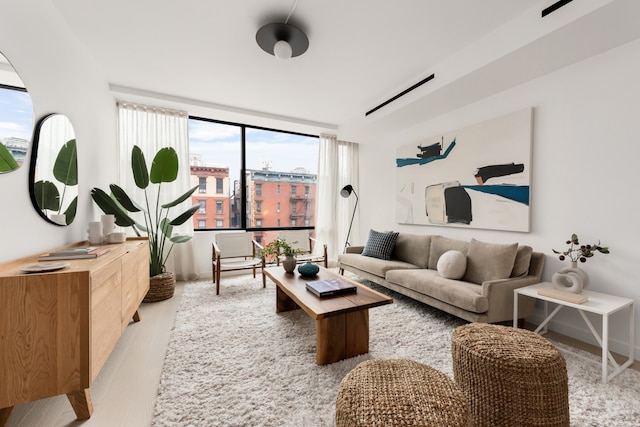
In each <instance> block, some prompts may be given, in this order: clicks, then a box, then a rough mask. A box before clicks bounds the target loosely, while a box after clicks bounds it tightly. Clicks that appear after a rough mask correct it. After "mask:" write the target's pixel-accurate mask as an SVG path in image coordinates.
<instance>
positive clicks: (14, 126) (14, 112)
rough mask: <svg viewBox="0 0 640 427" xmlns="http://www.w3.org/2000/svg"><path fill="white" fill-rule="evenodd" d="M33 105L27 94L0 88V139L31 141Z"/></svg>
mask: <svg viewBox="0 0 640 427" xmlns="http://www.w3.org/2000/svg"><path fill="white" fill-rule="evenodd" d="M32 130H33V105H32V103H31V97H30V96H29V94H28V93H27V92H21V91H17V90H11V89H5V88H1V87H0V139H5V138H9V137H14V138H22V139H26V140H27V141H30V140H31V136H32V135H31V132H32Z"/></svg>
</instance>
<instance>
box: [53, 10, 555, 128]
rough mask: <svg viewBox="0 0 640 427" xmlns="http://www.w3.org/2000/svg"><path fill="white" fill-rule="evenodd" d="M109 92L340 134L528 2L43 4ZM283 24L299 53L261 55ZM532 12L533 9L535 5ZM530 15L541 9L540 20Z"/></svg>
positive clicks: (520, 12) (520, 11)
mask: <svg viewBox="0 0 640 427" xmlns="http://www.w3.org/2000/svg"><path fill="white" fill-rule="evenodd" d="M51 1H52V3H53V5H54V6H55V7H56V8H57V9H58V10H59V12H60V15H61V17H62V19H63V20H64V21H65V22H66V23H67V24H68V26H69V28H70V30H71V31H72V32H73V33H74V34H75V36H76V37H77V39H78V40H79V41H80V43H81V44H82V45H83V46H84V47H86V49H87V51H88V52H89V54H90V55H91V56H92V57H93V58H94V59H95V60H96V61H97V63H98V64H99V66H100V67H101V68H102V69H103V70H104V75H105V77H106V79H107V80H108V82H109V83H110V84H111V85H112V88H116V91H120V92H129V93H134V92H138V93H146V94H152V95H153V96H156V97H158V98H159V99H171V98H172V97H177V98H179V99H181V100H188V101H190V102H193V103H199V104H203V105H209V106H213V107H217V108H219V109H220V110H225V109H226V110H229V111H236V112H238V111H239V112H247V113H249V114H254V115H256V116H260V115H262V116H267V117H273V118H276V119H283V120H285V121H290V122H292V123H307V124H311V125H315V126H316V127H317V128H319V129H329V130H331V129H339V128H341V127H342V126H344V125H345V124H348V123H349V122H350V121H353V120H361V119H362V117H364V114H365V112H367V111H368V110H371V109H372V108H374V107H375V106H377V105H378V104H380V103H382V102H384V101H385V100H387V99H388V98H390V97H392V96H394V95H395V94H397V93H399V92H401V91H402V90H404V89H406V88H408V87H409V86H411V85H413V84H414V83H416V82H418V81H420V80H422V79H423V78H425V77H427V76H428V75H429V74H431V72H432V71H431V70H432V69H433V68H434V67H435V66H436V65H437V64H439V63H441V62H443V61H446V60H447V59H448V58H450V57H452V56H453V55H455V54H456V53H458V52H461V51H462V50H463V49H465V48H467V47H468V46H469V45H471V44H472V43H474V42H476V41H477V40H479V39H481V38H483V37H486V36H487V35H490V34H491V32H493V31H495V29H496V28H498V27H501V26H502V25H504V24H505V23H507V22H510V21H512V20H513V19H515V18H516V17H518V16H520V15H522V14H523V13H524V12H526V11H527V10H529V9H531V8H532V7H533V6H536V7H539V6H540V4H541V3H542V4H551V3H553V2H554V1H553V0H549V1H546V2H545V1H542V2H541V1H533V0H482V1H478V0H394V1H389V0H321V1H320V0H297V3H296V0H236V1H230V0H228V1H222V0H179V1H178V0H136V1H131V0H111V1H108V2H106V1H105V2H88V1H86V0H51ZM294 4H295V10H294V11H293V14H292V16H291V19H290V23H294V24H296V25H298V26H299V27H300V28H301V29H303V30H304V31H305V32H306V34H307V36H308V38H309V43H310V45H309V49H308V50H307V52H306V53H304V54H303V55H301V56H299V57H296V58H292V59H290V60H280V59H277V58H276V57H274V56H271V55H269V54H266V53H265V52H264V51H262V50H261V49H260V47H259V46H258V45H257V43H256V41H255V34H256V31H257V30H258V29H259V28H260V27H261V26H262V25H264V24H266V23H269V22H282V21H284V20H285V19H286V17H287V15H288V14H289V12H290V11H291V10H292V7H293V6H294ZM537 13H538V14H539V12H537ZM538 16H539V15H538Z"/></svg>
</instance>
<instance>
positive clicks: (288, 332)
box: [153, 275, 640, 427]
mask: <svg viewBox="0 0 640 427" xmlns="http://www.w3.org/2000/svg"><path fill="white" fill-rule="evenodd" d="M364 283H367V284H369V285H371V287H373V288H374V289H376V290H378V291H381V292H383V293H387V294H389V295H391V296H393V298H394V304H390V305H386V306H382V307H376V308H373V309H371V310H369V321H370V336H369V353H368V354H366V355H362V356H358V357H354V358H351V359H347V360H343V361H340V362H338V363H334V364H331V365H325V366H317V365H316V363H315V322H314V321H313V320H312V319H311V318H310V317H309V316H308V315H307V314H306V313H305V312H303V311H302V310H295V311H291V312H286V313H280V314H276V313H275V299H276V296H275V285H274V284H273V283H271V282H269V281H267V289H263V288H262V282H261V278H260V277H258V278H256V279H253V277H252V276H251V275H248V276H238V277H231V278H224V279H223V281H222V286H221V290H220V295H218V296H216V295H215V287H214V286H213V285H212V283H211V282H210V281H199V282H191V283H188V284H186V285H185V288H184V290H183V293H182V300H181V302H180V308H179V310H178V313H177V315H176V321H175V325H174V328H173V331H172V335H171V339H170V342H169V347H168V349H167V355H166V358H165V362H164V369H163V372H162V377H161V380H160V388H159V391H158V398H157V401H156V406H155V410H154V420H153V426H156V427H161V426H194V427H195V426H207V427H210V426H225V427H230V426H243V427H247V426H278V427H281V426H296V427H298V426H314V427H322V426H334V425H335V421H334V417H335V400H336V396H337V392H338V385H339V384H340V381H341V380H342V378H343V377H344V376H345V375H346V374H347V373H348V372H349V371H350V370H351V369H353V368H354V367H356V365H357V364H358V363H360V362H362V361H364V360H369V359H392V358H408V359H412V360H415V361H418V362H422V363H425V364H427V365H429V366H432V367H434V368H436V369H439V370H440V371H442V372H444V373H446V374H447V375H449V376H450V377H451V378H453V368H452V362H451V350H450V348H451V333H452V332H453V330H454V329H455V328H456V327H457V326H460V325H462V324H464V323H465V322H464V321H462V320H460V319H458V318H456V317H453V316H449V315H448V314H446V313H443V312H440V311H438V310H435V309H432V308H430V307H428V306H426V305H424V304H420V303H416V302H415V301H413V300H411V299H409V298H406V297H404V296H402V295H399V294H396V293H392V292H390V291H387V290H386V289H384V288H382V287H379V286H377V285H375V284H371V283H370V282H366V281H364ZM555 344H556V345H557V346H558V347H559V348H560V350H561V351H562V353H563V354H564V356H565V358H566V361H567V368H568V373H569V401H570V409H571V425H572V426H581V427H582V426H615V427H623V426H639V425H640V372H637V371H634V370H629V369H627V370H626V371H625V372H623V373H621V374H620V375H619V376H617V377H616V378H614V379H613V380H612V381H610V382H609V383H608V384H606V385H604V384H602V383H601V382H600V375H601V372H600V370H601V365H600V361H599V358H597V357H595V356H593V355H591V354H589V353H587V352H584V351H581V350H577V349H574V348H572V347H569V346H566V345H562V344H557V343H555Z"/></svg>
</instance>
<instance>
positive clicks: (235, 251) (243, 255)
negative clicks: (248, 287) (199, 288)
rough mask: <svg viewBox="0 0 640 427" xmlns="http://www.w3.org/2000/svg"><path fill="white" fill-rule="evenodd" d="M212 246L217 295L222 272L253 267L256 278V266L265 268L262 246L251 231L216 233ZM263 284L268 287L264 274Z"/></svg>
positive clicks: (212, 265)
mask: <svg viewBox="0 0 640 427" xmlns="http://www.w3.org/2000/svg"><path fill="white" fill-rule="evenodd" d="M212 247H213V250H212V254H211V267H212V271H213V283H215V285H216V295H219V294H220V272H222V271H232V270H245V269H252V270H253V277H254V278H255V277H256V268H257V267H258V266H260V267H262V268H264V259H262V258H261V257H260V251H261V250H262V246H260V244H259V243H258V242H256V241H255V240H253V237H252V235H251V233H248V232H246V231H240V232H231V233H219V234H216V237H215V240H214V242H213V245H212ZM262 286H263V287H266V281H265V278H264V275H263V277H262Z"/></svg>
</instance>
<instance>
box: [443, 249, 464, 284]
mask: <svg viewBox="0 0 640 427" xmlns="http://www.w3.org/2000/svg"><path fill="white" fill-rule="evenodd" d="M465 271H467V256H466V255H465V254H463V253H462V252H460V251H454V250H451V251H447V252H445V253H443V254H442V256H440V259H439V260H438V274H440V276H442V277H445V278H447V279H456V280H457V279H462V277H464V273H465Z"/></svg>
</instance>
